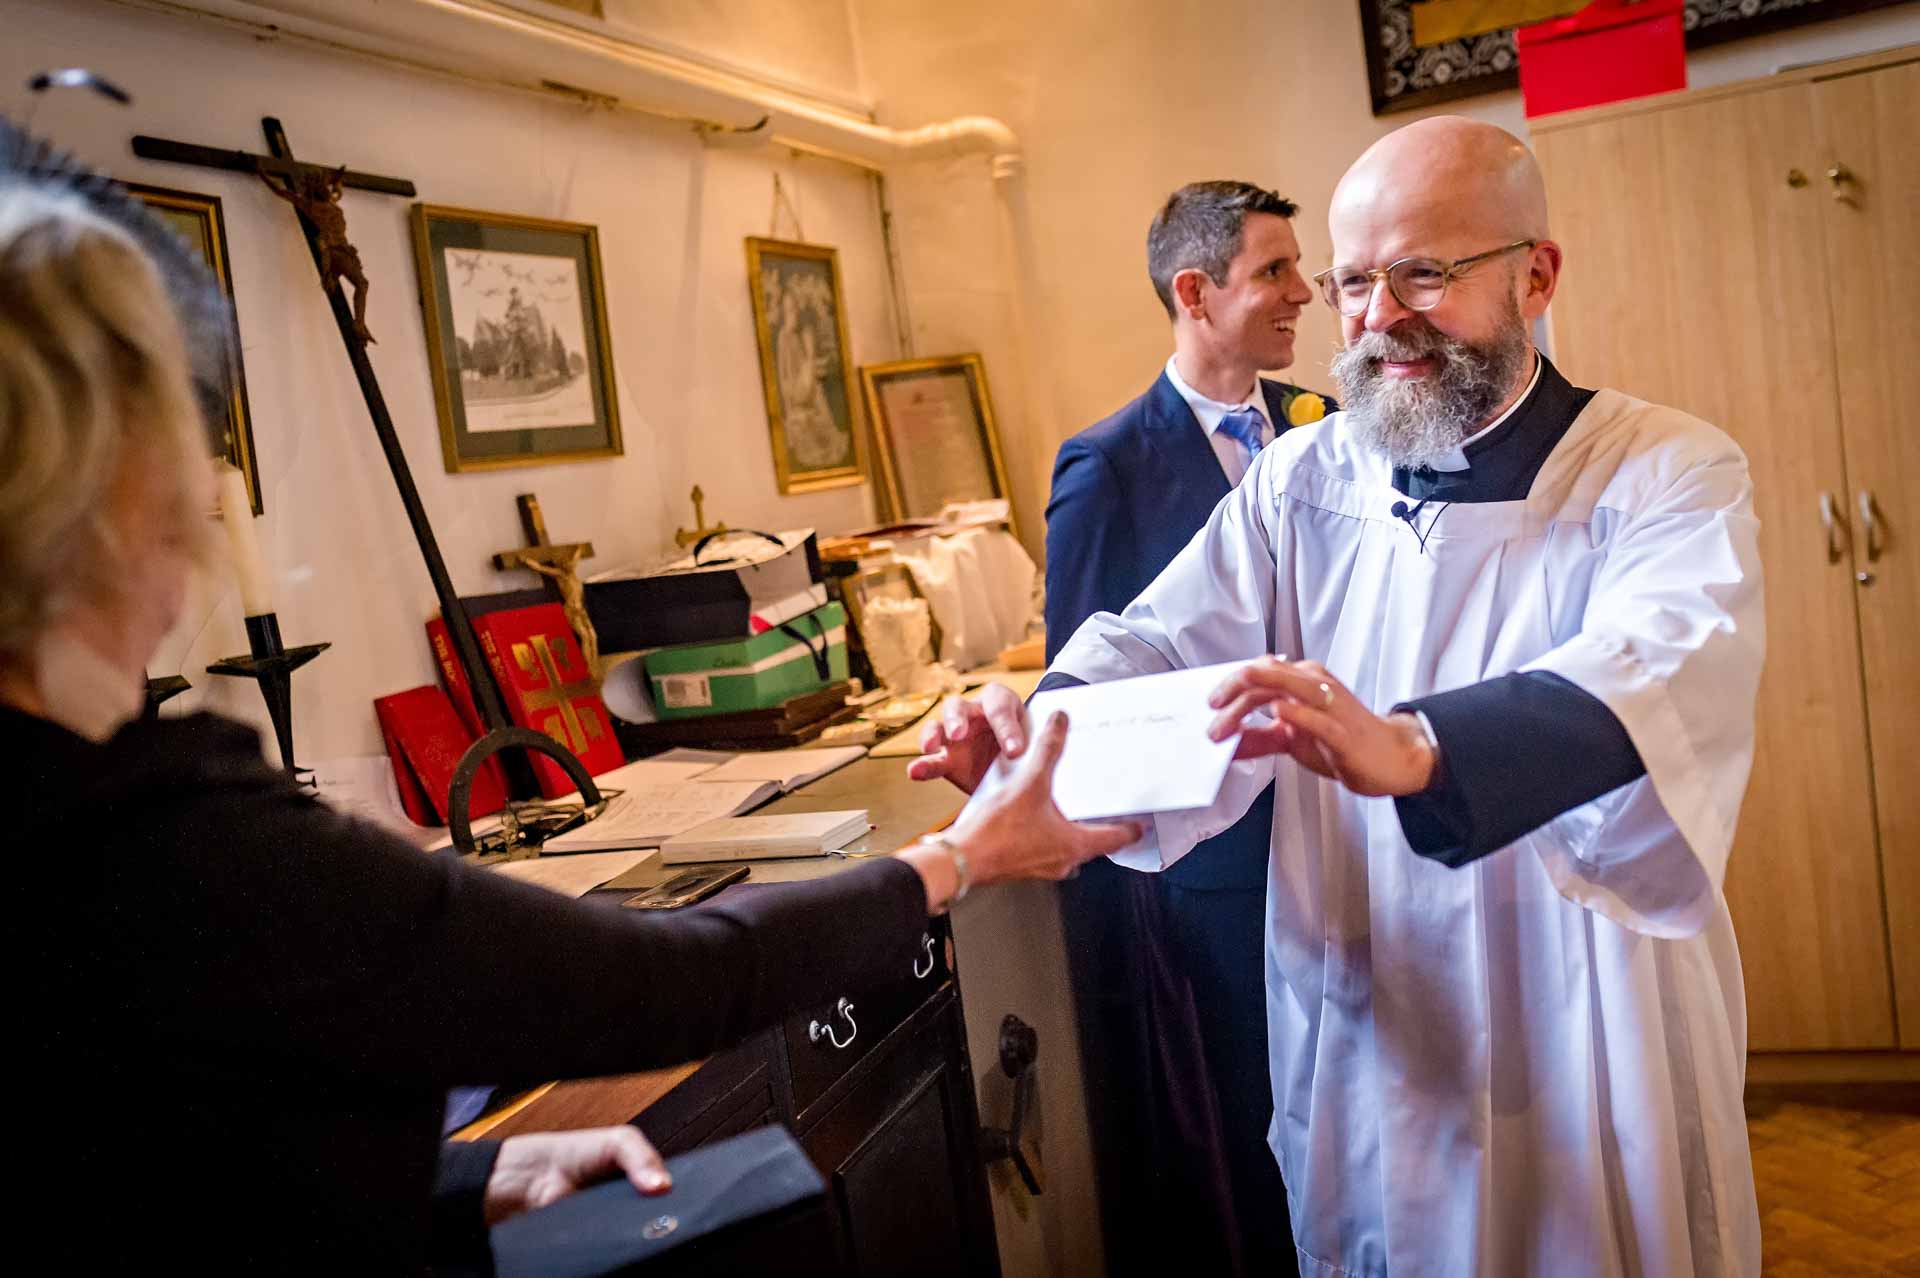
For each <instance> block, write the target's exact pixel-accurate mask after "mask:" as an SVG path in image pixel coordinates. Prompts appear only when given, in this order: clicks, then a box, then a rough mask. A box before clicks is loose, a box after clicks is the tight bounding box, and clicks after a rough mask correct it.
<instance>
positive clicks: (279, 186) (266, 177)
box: [260, 168, 374, 346]
mask: <svg viewBox="0 0 1920 1278" xmlns="http://www.w3.org/2000/svg"><path fill="white" fill-rule="evenodd" d="M345 175H346V170H345V169H344V168H343V169H337V170H334V171H333V172H327V171H325V170H320V169H301V170H300V171H298V172H296V173H294V174H292V175H291V176H281V177H279V178H278V180H275V175H274V174H270V173H261V174H260V180H261V181H262V182H264V183H266V184H267V189H268V190H269V191H272V192H273V193H274V194H275V195H277V196H279V197H280V198H281V199H283V200H285V201H286V202H287V203H289V204H291V205H293V207H294V208H296V209H299V210H300V212H301V213H303V214H304V215H305V216H306V219H307V221H309V222H311V223H313V227H314V229H315V230H316V231H318V232H319V233H320V277H321V280H322V281H323V282H325V283H331V282H332V281H334V280H336V279H341V280H345V281H346V282H347V283H349V284H351V285H353V327H354V329H355V331H357V332H358V333H359V334H360V340H361V341H363V342H365V343H366V344H367V345H369V346H372V345H373V344H374V341H373V334H372V333H369V332H368V331H367V273H366V271H365V270H364V269H362V268H361V265H360V250H358V249H356V248H354V247H353V245H352V244H351V243H350V242H349V241H348V239H347V215H346V213H345V212H344V211H342V209H341V208H340V192H341V190H342V189H343V188H344V185H345V183H344V178H345Z"/></svg>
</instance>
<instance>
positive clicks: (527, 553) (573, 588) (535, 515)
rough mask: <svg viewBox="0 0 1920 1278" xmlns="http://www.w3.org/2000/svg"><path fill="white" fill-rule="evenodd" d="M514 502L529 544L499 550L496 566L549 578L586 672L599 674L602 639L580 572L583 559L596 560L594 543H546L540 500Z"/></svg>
mask: <svg viewBox="0 0 1920 1278" xmlns="http://www.w3.org/2000/svg"><path fill="white" fill-rule="evenodd" d="M514 501H515V502H516V503H517V504H518V505H519V507H520V527H521V530H522V531H524V532H525V533H526V535H527V544H526V545H525V546H516V547H515V548H514V549H512V550H503V551H500V552H499V553H498V554H496V555H494V557H493V566H494V567H495V568H497V569H499V570H500V571H501V572H507V571H509V570H511V569H514V568H525V569H527V570H528V571H529V572H537V573H539V574H540V575H541V576H542V577H545V578H546V579H547V582H548V585H549V587H550V588H551V589H552V590H553V592H554V593H555V594H557V595H558V596H559V597H560V605H561V607H563V608H565V609H566V612H567V624H569V625H571V626H572V627H573V633H574V637H575V638H577V639H579V641H580V652H581V654H582V655H583V656H585V657H586V659H587V669H588V670H589V671H593V672H595V673H596V674H597V672H598V671H599V668H600V636H599V634H598V633H597V632H596V631H595V630H594V628H593V619H592V618H591V617H589V616H587V588H586V586H585V584H583V583H582V582H581V580H580V574H579V571H578V565H579V563H580V561H581V560H582V559H591V558H593V543H592V542H590V541H576V542H569V543H566V544H564V545H555V544H554V543H553V542H550V541H548V540H547V520H546V516H544V515H542V514H541V513H540V499H539V498H538V497H536V496H534V495H533V494H532V493H521V494H520V495H519V496H518V497H516V498H514Z"/></svg>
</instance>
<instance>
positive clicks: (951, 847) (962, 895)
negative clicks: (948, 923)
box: [920, 834, 973, 914]
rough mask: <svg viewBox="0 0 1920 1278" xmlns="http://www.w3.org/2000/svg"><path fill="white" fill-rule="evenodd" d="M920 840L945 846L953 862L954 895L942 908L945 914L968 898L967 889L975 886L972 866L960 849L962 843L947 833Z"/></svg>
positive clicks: (949, 858)
mask: <svg viewBox="0 0 1920 1278" xmlns="http://www.w3.org/2000/svg"><path fill="white" fill-rule="evenodd" d="M920 841H921V842H922V843H926V844H930V845H932V846H935V847H940V848H945V849H946V853H947V859H948V860H949V861H952V862H953V878H954V888H953V895H952V896H950V897H948V898H947V903H946V905H945V906H943V907H942V908H941V910H940V912H941V913H942V914H945V913H946V912H947V911H948V910H951V909H952V908H953V907H954V906H956V905H958V904H960V902H962V901H964V900H965V899H966V897H967V889H968V888H970V887H972V886H973V870H972V867H971V866H969V865H968V864H967V854H966V853H965V852H962V851H961V850H960V845H959V844H957V843H955V842H954V841H953V840H952V839H949V838H947V837H946V836H945V835H940V834H929V835H927V836H926V837H925V838H924V839H922V840H920Z"/></svg>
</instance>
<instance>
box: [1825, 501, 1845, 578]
mask: <svg viewBox="0 0 1920 1278" xmlns="http://www.w3.org/2000/svg"><path fill="white" fill-rule="evenodd" d="M1820 527H1822V528H1823V529H1825V530H1826V534H1827V562H1828V563H1830V564H1837V563H1839V562H1840V557H1841V556H1842V555H1844V554H1846V553H1847V526H1846V525H1845V524H1844V523H1842V522H1840V516H1839V514H1838V513H1837V512H1836V511H1835V510H1834V503H1833V494H1832V493H1821V494H1820Z"/></svg>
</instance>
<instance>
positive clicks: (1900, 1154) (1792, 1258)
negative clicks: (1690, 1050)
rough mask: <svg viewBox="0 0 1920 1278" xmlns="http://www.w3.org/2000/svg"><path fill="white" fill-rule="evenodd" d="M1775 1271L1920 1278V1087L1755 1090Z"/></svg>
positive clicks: (1766, 1246) (1760, 1170)
mask: <svg viewBox="0 0 1920 1278" xmlns="http://www.w3.org/2000/svg"><path fill="white" fill-rule="evenodd" d="M1747 1134H1748V1139H1749V1141H1750V1142H1751V1144H1752V1147H1753V1175H1754V1182H1755V1185H1756V1187H1757V1189H1758V1191H1759V1196H1760V1238H1761V1248H1762V1254H1763V1257H1764V1261H1763V1263H1764V1272H1765V1273H1766V1275H1768V1278H1853V1276H1855V1275H1860V1276H1862V1278H1864V1276H1866V1275H1875V1276H1879V1275H1898V1276H1899V1278H1920V1088H1916V1087H1904V1088H1892V1087H1888V1088H1877V1089H1866V1088H1846V1089H1831V1090H1828V1091H1825V1092H1816V1093H1807V1092H1794V1093H1789V1094H1774V1093H1768V1094H1763V1095H1750V1096H1749V1097H1748V1098H1747Z"/></svg>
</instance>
